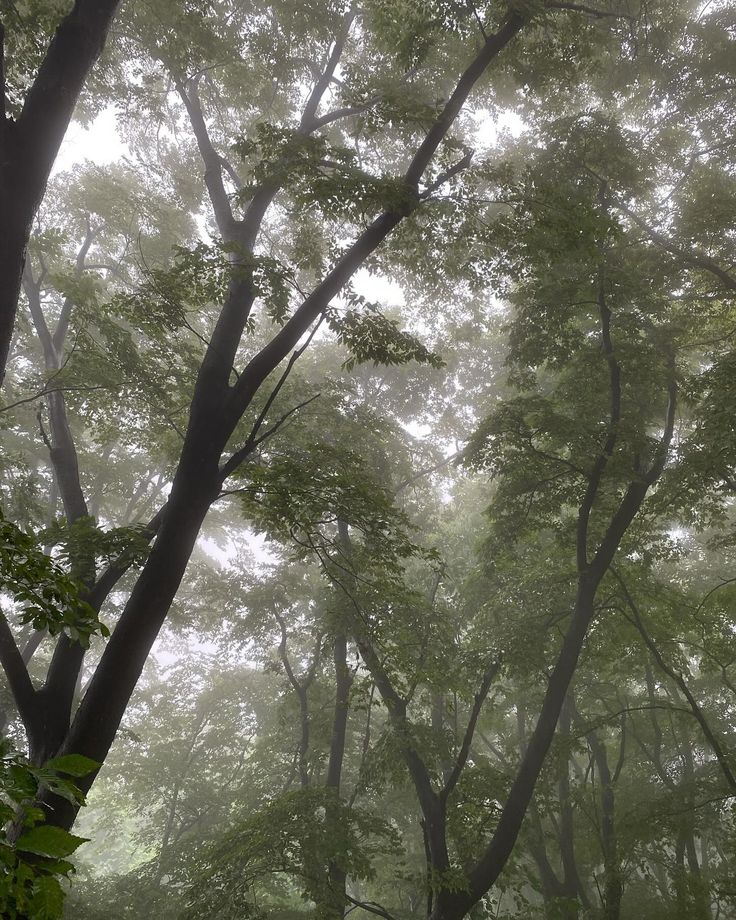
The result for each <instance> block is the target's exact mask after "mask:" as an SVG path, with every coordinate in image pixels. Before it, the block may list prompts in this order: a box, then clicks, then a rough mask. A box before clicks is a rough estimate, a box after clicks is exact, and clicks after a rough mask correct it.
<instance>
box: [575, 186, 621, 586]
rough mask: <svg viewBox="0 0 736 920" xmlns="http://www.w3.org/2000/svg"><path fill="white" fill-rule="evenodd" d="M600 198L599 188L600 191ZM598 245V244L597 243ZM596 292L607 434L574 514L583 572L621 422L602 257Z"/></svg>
mask: <svg viewBox="0 0 736 920" xmlns="http://www.w3.org/2000/svg"><path fill="white" fill-rule="evenodd" d="M601 195H602V196H603V187H602V188H601ZM601 246H602V244H601ZM597 283H598V291H597V303H598V313H599V317H600V323H601V349H602V351H603V355H604V357H605V359H606V364H607V365H608V385H609V400H610V407H609V410H608V433H607V435H606V440H605V442H604V443H603V446H602V447H601V450H600V452H599V454H598V456H597V458H596V460H595V463H594V464H593V468H592V470H591V472H590V476H589V477H588V485H587V488H586V490H585V495H584V496H583V501H582V503H581V505H580V510H579V512H578V523H577V566H578V572H583V571H585V569H586V568H587V567H588V526H589V523H590V515H591V512H592V510H593V504H594V502H595V500H596V497H597V495H598V490H599V488H600V484H601V480H602V478H603V474H604V472H605V470H606V466H607V465H608V461H609V460H610V459H611V457H612V456H613V451H614V448H615V446H616V440H617V438H618V428H619V424H620V422H621V368H620V366H619V363H618V361H617V359H616V356H615V353H614V348H613V341H612V339H611V310H610V309H609V307H608V302H607V300H606V292H605V272H604V266H603V256H602V253H601V262H600V265H599V266H598V279H597Z"/></svg>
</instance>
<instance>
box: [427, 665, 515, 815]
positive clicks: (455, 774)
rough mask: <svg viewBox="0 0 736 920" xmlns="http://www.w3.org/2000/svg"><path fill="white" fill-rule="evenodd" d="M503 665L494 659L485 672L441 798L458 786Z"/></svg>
mask: <svg viewBox="0 0 736 920" xmlns="http://www.w3.org/2000/svg"><path fill="white" fill-rule="evenodd" d="M500 667H501V660H500V659H498V660H497V661H494V662H493V663H492V664H491V665H489V666H488V667H487V668H486V671H485V673H484V674H483V680H482V681H481V685H480V689H479V690H478V692H477V693H476V694H475V699H474V701H473V708H472V710H471V712H470V718H469V719H468V725H467V728H466V729H465V736H464V737H463V742H462V744H461V746H460V751H459V752H458V755H457V757H456V759H455V764H454V766H453V768H452V772H451V773H450V775H449V777H448V778H447V782H446V783H445V785H444V788H443V789H442V790H441V792H440V798H441V799H444V800H445V801H447V799H448V798H449V797H450V796H451V795H452V793H453V791H454V789H455V786H457V783H458V780H459V779H460V775H461V773H462V772H463V770H464V769H465V764H466V763H467V761H468V755H469V754H470V745H471V744H472V742H473V735H474V734H475V726H476V725H477V724H478V718H479V716H480V711H481V709H482V708H483V703H484V702H485V700H486V697H487V696H488V691H489V690H490V689H491V684H492V683H493V680H494V678H495V677H496V674H498V671H499V669H500Z"/></svg>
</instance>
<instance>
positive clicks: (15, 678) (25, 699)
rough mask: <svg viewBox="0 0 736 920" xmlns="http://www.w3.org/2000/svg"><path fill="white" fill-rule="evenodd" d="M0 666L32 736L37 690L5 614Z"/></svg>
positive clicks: (1, 620) (0, 636) (0, 621)
mask: <svg viewBox="0 0 736 920" xmlns="http://www.w3.org/2000/svg"><path fill="white" fill-rule="evenodd" d="M0 664H2V668H3V671H5V676H6V677H7V679H8V686H9V687H10V692H11V693H12V694H13V700H14V701H15V705H16V706H17V707H18V712H19V714H20V717H21V719H22V720H23V725H24V726H25V728H26V731H27V732H28V734H29V736H30V735H31V734H32V733H33V731H34V729H35V725H36V720H37V716H38V700H37V696H36V690H35V688H34V686H33V683H32V682H31V678H30V676H29V674H28V669H27V668H26V666H25V663H24V661H23V658H22V656H21V653H20V651H19V649H18V646H17V645H16V642H15V639H14V638H13V634H12V632H11V631H10V626H8V621H7V619H6V617H5V614H3V613H0Z"/></svg>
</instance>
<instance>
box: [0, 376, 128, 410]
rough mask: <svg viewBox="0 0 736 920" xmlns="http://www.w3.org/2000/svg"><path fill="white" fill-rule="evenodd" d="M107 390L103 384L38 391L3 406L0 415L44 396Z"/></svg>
mask: <svg viewBox="0 0 736 920" xmlns="http://www.w3.org/2000/svg"><path fill="white" fill-rule="evenodd" d="M54 376H56V375H54ZM109 389H112V388H111V387H109V386H105V385H104V384H96V385H94V386H83V385H81V384H80V385H79V386H66V387H53V388H52V389H50V390H46V389H44V390H39V391H38V393H34V394H33V396H26V397H24V398H23V399H18V400H16V401H15V402H12V403H8V405H7V406H3V407H2V409H0V414H2V413H3V412H10V410H11V409H15V408H16V407H17V406H24V405H25V404H26V403H32V402H35V401H36V400H37V399H41V398H42V397H44V396H48V395H49V393H72V392H74V391H75V390H81V391H83V392H87V391H91V390H109Z"/></svg>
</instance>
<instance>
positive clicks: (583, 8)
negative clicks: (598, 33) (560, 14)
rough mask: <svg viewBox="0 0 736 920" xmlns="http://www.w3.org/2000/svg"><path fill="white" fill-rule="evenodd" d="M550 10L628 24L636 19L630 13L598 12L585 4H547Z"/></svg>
mask: <svg viewBox="0 0 736 920" xmlns="http://www.w3.org/2000/svg"><path fill="white" fill-rule="evenodd" d="M547 9H549V10H567V11H569V12H572V13H585V15H586V16H592V17H593V18H594V19H626V20H627V21H628V22H634V21H635V19H636V17H635V16H632V15H631V14H630V13H614V12H611V11H610V10H598V9H596V8H595V7H594V6H587V5H586V4H584V3H549V2H548V3H547Z"/></svg>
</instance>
